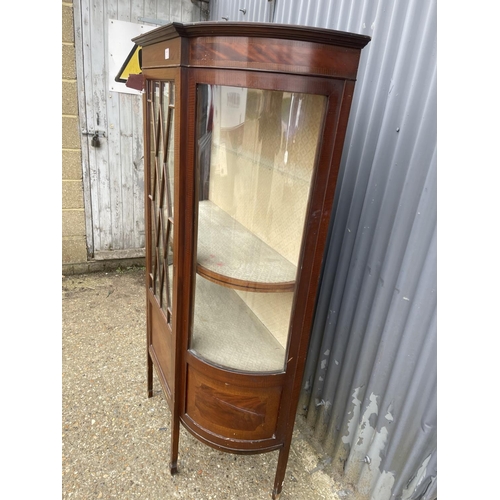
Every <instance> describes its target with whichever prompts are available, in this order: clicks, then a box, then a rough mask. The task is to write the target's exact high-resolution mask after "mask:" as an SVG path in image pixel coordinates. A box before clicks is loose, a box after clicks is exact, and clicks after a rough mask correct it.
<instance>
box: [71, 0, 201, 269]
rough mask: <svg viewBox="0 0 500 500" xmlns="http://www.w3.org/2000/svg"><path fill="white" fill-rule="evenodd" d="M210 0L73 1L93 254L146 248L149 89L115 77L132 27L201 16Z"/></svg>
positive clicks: (137, 252) (109, 255)
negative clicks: (145, 102)
mask: <svg viewBox="0 0 500 500" xmlns="http://www.w3.org/2000/svg"><path fill="white" fill-rule="evenodd" d="M206 5H207V4H206V3H198V2H195V1H191V0H101V1H98V2H93V1H91V0H74V12H75V14H74V23H75V48H76V54H77V55H76V66H77V82H78V105H79V116H80V132H81V144H82V171H83V185H84V201H85V215H86V233H87V252H88V256H89V258H94V259H96V260H103V259H119V258H129V257H140V256H143V255H144V246H145V239H144V238H145V236H144V199H143V198H144V190H143V188H144V174H143V172H144V168H143V140H142V137H143V129H142V104H141V100H142V96H141V94H140V93H139V92H134V91H131V89H127V88H126V86H125V85H124V84H120V83H116V82H115V76H116V74H114V73H115V72H116V65H117V64H118V68H119V67H120V66H121V64H122V63H123V62H125V59H126V55H127V53H128V51H129V50H130V48H131V47H132V46H133V45H131V42H130V38H131V36H130V34H132V36H137V35H139V34H141V33H143V32H144V31H148V30H149V29H152V28H155V27H157V26H158V25H161V24H164V23H166V22H170V21H182V22H190V21H199V20H201V19H202V18H205V17H206V14H205V13H204V10H203V9H206ZM200 6H205V7H200ZM118 28H119V29H118ZM134 30H135V32H134ZM117 33H119V36H118V38H117ZM120 36H121V37H122V38H123V44H122V43H121V42H120V41H119V40H120V38H119V37H120ZM124 50H125V52H124V53H125V56H123V54H122V52H123V51H124ZM119 53H120V55H119ZM122 59H123V60H122ZM96 134H97V135H96Z"/></svg>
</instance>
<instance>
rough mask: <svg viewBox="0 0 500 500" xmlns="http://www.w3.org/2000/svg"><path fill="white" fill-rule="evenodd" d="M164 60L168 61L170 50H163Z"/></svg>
mask: <svg viewBox="0 0 500 500" xmlns="http://www.w3.org/2000/svg"><path fill="white" fill-rule="evenodd" d="M165 59H170V48H168V49H165Z"/></svg>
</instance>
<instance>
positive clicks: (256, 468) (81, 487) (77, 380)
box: [62, 268, 350, 500]
mask: <svg viewBox="0 0 500 500" xmlns="http://www.w3.org/2000/svg"><path fill="white" fill-rule="evenodd" d="M62 296H63V299H62V318H63V328H62V334H63V338H62V349H63V351H62V355H63V357H62V369H63V373H62V375H63V379H62V405H63V407H62V433H63V434H62V436H63V437H62V498H63V499H70V498H71V499H108V498H118V499H120V500H127V499H141V500H159V499H185V500H211V499H214V500H215V499H217V500H222V499H229V500H233V499H245V500H262V499H268V498H271V491H272V487H273V482H274V474H275V467H276V463H277V452H271V453H267V454H261V455H250V456H244V455H232V454H227V453H223V452H219V451H216V450H214V449H212V448H210V447H208V446H206V445H204V444H202V443H200V442H198V441H197V440H196V439H195V438H194V437H192V436H191V435H190V434H189V433H187V432H186V431H185V430H184V429H183V428H182V427H181V439H180V453H179V473H178V474H177V475H176V476H171V475H170V472H169V468H168V457H169V454H170V453H169V439H170V411H169V408H168V405H167V403H166V401H165V399H164V397H163V394H162V392H161V390H160V385H159V383H158V381H157V380H156V379H155V395H154V397H153V398H150V399H148V398H147V393H146V342H145V331H146V330H145V322H146V317H145V287H144V269H142V268H130V269H125V270H117V271H111V272H107V273H104V272H103V273H93V274H86V275H73V276H65V277H63V280H62ZM298 418H300V417H298ZM301 428H302V425H301V422H298V424H297V425H296V429H295V432H294V437H293V441H292V450H291V453H290V459H289V462H288V468H287V472H286V476H285V483H284V486H283V492H282V495H281V499H282V500H291V499H294V500H305V499H308V500H315V499H328V500H330V499H331V500H345V499H346V498H349V497H350V495H349V493H350V492H349V490H348V489H345V488H343V487H342V486H341V485H339V484H338V483H336V482H335V481H334V480H333V479H332V477H331V476H330V475H329V474H327V473H326V472H325V470H327V467H326V468H325V464H327V463H328V459H327V458H325V457H324V456H321V455H320V454H318V453H317V452H316V451H315V450H314V449H313V447H312V446H311V445H310V443H309V441H308V440H307V439H306V437H305V433H304V432H302V431H301Z"/></svg>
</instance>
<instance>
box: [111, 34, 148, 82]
mask: <svg viewBox="0 0 500 500" xmlns="http://www.w3.org/2000/svg"><path fill="white" fill-rule="evenodd" d="M141 73H142V48H141V47H140V46H139V45H137V44H134V46H133V48H132V50H131V51H130V53H129V55H128V56H127V59H125V62H124V63H123V65H122V67H121V68H120V71H118V74H117V75H116V77H115V82H120V83H126V82H127V79H128V77H129V76H130V75H140V74H141Z"/></svg>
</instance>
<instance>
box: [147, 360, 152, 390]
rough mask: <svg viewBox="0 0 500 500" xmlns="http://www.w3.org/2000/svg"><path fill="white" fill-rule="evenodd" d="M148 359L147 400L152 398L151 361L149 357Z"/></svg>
mask: <svg viewBox="0 0 500 500" xmlns="http://www.w3.org/2000/svg"><path fill="white" fill-rule="evenodd" d="M147 357H148V361H147V363H148V367H147V378H148V398H152V397H153V361H152V359H151V356H150V355H149V353H148V355H147Z"/></svg>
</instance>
